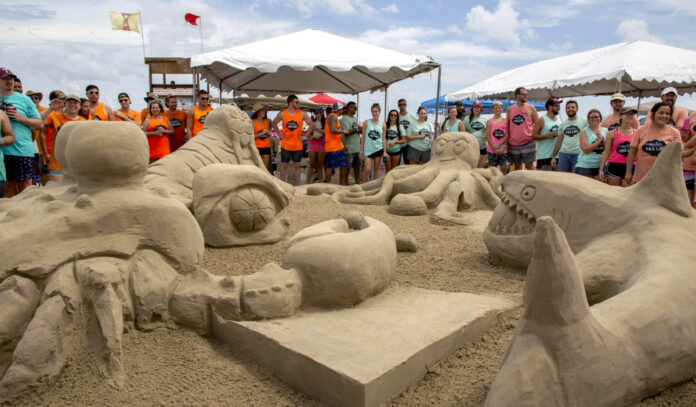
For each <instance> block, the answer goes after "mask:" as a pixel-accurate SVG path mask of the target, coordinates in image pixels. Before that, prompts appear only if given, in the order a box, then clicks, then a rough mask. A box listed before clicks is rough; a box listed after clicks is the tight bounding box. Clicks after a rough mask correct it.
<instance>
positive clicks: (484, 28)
mask: <svg viewBox="0 0 696 407" xmlns="http://www.w3.org/2000/svg"><path fill="white" fill-rule="evenodd" d="M465 27H466V29H467V30H469V31H471V32H473V33H477V34H481V37H482V38H485V39H487V40H488V39H496V40H499V41H503V42H505V41H509V42H512V43H513V44H519V43H520V42H521V40H522V37H524V38H528V39H532V38H535V37H536V34H535V33H534V30H533V29H532V26H531V24H530V23H529V21H528V20H526V19H521V18H520V14H519V13H518V12H517V11H516V10H515V9H514V8H513V7H512V2H511V1H510V0H500V2H499V3H498V7H497V8H496V9H495V11H494V12H490V11H488V10H486V8H485V7H483V6H482V5H478V6H476V7H474V8H472V9H471V10H470V11H469V12H468V13H467V14H466V26H465Z"/></svg>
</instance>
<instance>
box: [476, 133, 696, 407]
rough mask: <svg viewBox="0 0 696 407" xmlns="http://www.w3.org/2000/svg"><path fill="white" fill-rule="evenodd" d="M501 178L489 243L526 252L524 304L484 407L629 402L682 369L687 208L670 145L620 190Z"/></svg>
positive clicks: (689, 318)
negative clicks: (528, 258) (528, 259)
mask: <svg viewBox="0 0 696 407" xmlns="http://www.w3.org/2000/svg"><path fill="white" fill-rule="evenodd" d="M503 187H504V188H503V189H504V193H503V194H504V197H503V202H502V203H501V204H500V205H499V207H498V208H497V209H496V211H495V214H494V216H493V218H492V219H491V223H490V225H489V229H488V231H487V240H486V243H487V244H488V247H489V250H491V252H495V253H496V254H497V255H500V256H502V257H505V258H508V259H512V258H514V257H515V256H519V255H521V253H520V252H519V251H520V250H522V248H528V247H529V248H530V249H531V250H532V253H533V254H532V256H531V263H530V264H529V268H528V271H527V281H526V287H525V295H524V313H523V316H522V318H521V320H520V321H519V323H518V326H517V330H516V332H515V336H514V337H513V339H512V341H511V344H510V346H509V348H508V351H507V354H506V355H505V358H504V360H503V365H502V367H501V369H500V372H499V373H498V375H497V376H496V378H495V380H494V381H493V384H492V386H491V388H490V391H489V394H488V398H487V401H486V405H487V406H490V407H498V406H500V407H502V406H510V405H516V406H624V405H633V404H635V403H637V402H639V401H640V400H641V399H643V398H645V397H648V396H651V395H654V394H656V393H658V392H660V391H662V390H663V389H665V388H667V387H668V386H671V385H674V384H677V383H680V382H684V381H687V380H690V379H691V378H693V377H694V371H695V369H696V308H694V307H693V306H692V302H693V298H694V295H696V267H694V265H696V252H695V251H694V250H691V245H692V244H693V242H694V241H695V240H696V212H695V211H694V210H693V209H692V208H691V207H690V205H689V201H688V198H687V193H686V189H685V187H684V179H683V177H682V164H681V143H672V144H669V145H668V146H667V147H665V149H664V150H663V151H662V152H661V154H660V156H659V157H658V159H657V161H656V163H655V165H654V167H653V168H652V170H651V171H650V172H649V173H648V175H647V176H646V177H645V178H644V179H643V180H641V181H640V182H639V183H638V184H637V185H635V186H632V187H630V188H625V189H623V188H617V187H612V186H608V185H603V184H600V183H598V182H596V181H594V180H590V179H588V178H585V177H578V176H575V175H571V174H551V173H544V174H540V173H535V172H531V171H525V172H516V173H513V174H510V175H508V176H506V177H505V179H504V180H503ZM530 229H531V230H530ZM505 244H507V246H505ZM591 304H594V305H591Z"/></svg>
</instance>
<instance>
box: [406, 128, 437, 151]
mask: <svg viewBox="0 0 696 407" xmlns="http://www.w3.org/2000/svg"><path fill="white" fill-rule="evenodd" d="M411 127H412V128H413V130H412V132H413V133H412V134H411V135H412V136H414V135H416V134H419V135H421V136H423V135H424V136H425V138H424V139H416V140H409V141H408V145H409V147H412V148H415V149H416V150H418V151H428V150H430V147H431V146H432V145H433V126H432V125H431V124H430V123H428V122H423V123H418V122H416V123H415V124H413V125H412V126H411Z"/></svg>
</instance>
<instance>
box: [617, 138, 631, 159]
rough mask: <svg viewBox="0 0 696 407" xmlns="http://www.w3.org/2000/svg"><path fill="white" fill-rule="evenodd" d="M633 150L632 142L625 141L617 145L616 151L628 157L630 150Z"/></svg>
mask: <svg viewBox="0 0 696 407" xmlns="http://www.w3.org/2000/svg"><path fill="white" fill-rule="evenodd" d="M629 151H631V142H630V141H624V142H623V143H621V144H619V145H618V146H616V152H617V153H619V154H621V155H622V156H624V157H628V152H629Z"/></svg>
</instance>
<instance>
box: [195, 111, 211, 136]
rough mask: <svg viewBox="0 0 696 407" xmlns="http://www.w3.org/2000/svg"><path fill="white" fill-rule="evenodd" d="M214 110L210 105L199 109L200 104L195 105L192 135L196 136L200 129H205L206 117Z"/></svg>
mask: <svg viewBox="0 0 696 407" xmlns="http://www.w3.org/2000/svg"><path fill="white" fill-rule="evenodd" d="M212 110H213V108H212V107H210V106H208V107H206V108H205V110H201V109H199V108H198V105H196V106H194V107H193V128H192V129H191V133H193V134H191V137H194V136H195V135H196V134H198V132H199V131H201V130H203V124H204V123H205V119H206V118H207V117H208V113H210V112H211V111H212Z"/></svg>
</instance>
